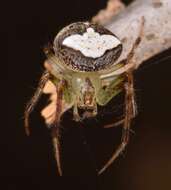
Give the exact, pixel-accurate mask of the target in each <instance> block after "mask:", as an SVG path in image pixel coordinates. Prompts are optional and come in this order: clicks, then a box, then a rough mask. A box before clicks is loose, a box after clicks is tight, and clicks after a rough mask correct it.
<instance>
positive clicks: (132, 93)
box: [104, 72, 137, 128]
mask: <svg viewBox="0 0 171 190" xmlns="http://www.w3.org/2000/svg"><path fill="white" fill-rule="evenodd" d="M127 77H129V81H130V85H129V90H130V91H131V104H132V105H131V106H132V113H131V119H133V118H135V117H136V115H137V105H136V101H135V92H134V78H133V74H132V72H128V73H127ZM124 121H125V119H124V118H122V119H120V120H119V121H117V122H115V123H112V124H108V125H105V126H104V128H111V127H117V126H121V125H122V124H124Z"/></svg>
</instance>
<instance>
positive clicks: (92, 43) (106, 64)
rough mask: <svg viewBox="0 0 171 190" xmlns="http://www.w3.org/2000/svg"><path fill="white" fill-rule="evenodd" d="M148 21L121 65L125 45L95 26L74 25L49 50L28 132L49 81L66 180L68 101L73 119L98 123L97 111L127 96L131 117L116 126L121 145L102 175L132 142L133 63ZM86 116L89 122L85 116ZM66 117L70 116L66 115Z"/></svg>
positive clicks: (54, 127)
mask: <svg viewBox="0 0 171 190" xmlns="http://www.w3.org/2000/svg"><path fill="white" fill-rule="evenodd" d="M143 28H144V17H142V19H141V24H140V31H139V34H138V36H137V37H136V39H135V42H134V43H133V46H132V48H131V50H130V52H129V53H128V55H127V58H126V59H124V60H121V61H120V62H119V63H117V64H116V63H115V62H116V60H117V59H118V58H119V56H120V55H121V52H122V43H121V41H120V40H119V39H118V38H117V37H116V36H115V35H114V34H113V33H112V32H110V31H109V30H107V29H106V28H104V27H103V26H100V25H97V24H94V23H90V22H77V23H73V24H71V25H69V26H67V27H65V28H64V29H62V30H61V31H60V32H59V33H58V35H57V36H56V38H55V40H54V44H53V48H51V47H47V48H45V49H44V52H45V54H46V56H47V60H46V71H45V72H44V73H43V75H42V77H41V79H40V82H39V85H38V88H37V90H36V92H35V94H34V96H33V98H32V99H31V100H30V102H29V103H28V104H27V107H26V110H25V130H26V133H27V134H28V135H29V115H30V113H31V112H32V111H33V108H34V106H35V105H36V103H37V102H38V100H39V98H40V96H41V95H42V93H43V88H44V86H45V84H46V83H47V81H49V80H50V81H52V82H53V84H54V85H55V87H56V93H57V101H56V114H55V120H54V122H53V124H52V127H51V129H52V136H53V144H54V149H55V157H56V161H57V166H58V172H59V174H60V175H62V169H61V163H60V153H59V148H60V146H59V135H58V127H59V122H60V118H61V115H62V114H63V112H64V110H63V107H62V101H65V103H66V104H68V105H69V106H68V109H69V108H71V107H73V119H74V120H75V121H81V120H82V119H83V118H88V117H94V116H96V114H97V105H100V106H105V105H106V104H107V103H108V102H109V101H110V100H111V99H112V98H114V97H115V96H117V95H118V94H119V93H120V92H122V91H125V115H124V118H123V119H121V120H120V121H119V122H117V123H114V124H113V126H116V125H121V124H122V125H123V129H122V130H123V131H122V139H121V144H120V145H119V146H118V148H117V149H116V150H115V152H114V153H113V155H112V156H111V158H110V159H109V160H108V161H107V162H106V164H105V165H104V166H103V167H102V169H101V170H99V172H98V174H101V173H102V172H104V171H105V170H106V169H107V168H108V167H109V166H110V165H111V164H112V162H113V161H114V160H115V159H116V158H117V157H118V156H119V155H120V153H121V152H122V151H123V150H124V149H125V147H126V145H127V144H128V141H129V133H130V124H131V120H132V119H133V118H134V117H135V115H136V113H137V110H136V103H135V98H134V85H133V71H134V69H135V67H134V65H135V64H134V63H133V57H134V53H135V50H136V48H137V47H138V46H139V44H140V42H141V38H142V36H143ZM78 109H82V110H84V111H85V113H84V114H83V116H82V117H81V116H80V115H79V110H78ZM65 111H66V110H65Z"/></svg>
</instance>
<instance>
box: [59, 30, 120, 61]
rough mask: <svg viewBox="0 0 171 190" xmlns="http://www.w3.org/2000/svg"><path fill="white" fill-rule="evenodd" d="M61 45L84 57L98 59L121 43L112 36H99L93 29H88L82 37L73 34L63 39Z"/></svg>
mask: <svg viewBox="0 0 171 190" xmlns="http://www.w3.org/2000/svg"><path fill="white" fill-rule="evenodd" d="M62 44H63V45H65V46H67V47H70V48H72V49H75V50H79V51H80V52H81V53H82V54H83V55H84V56H86V57H91V58H98V57H101V56H103V55H104V53H105V52H106V51H107V50H110V49H113V48H115V47H117V46H118V45H119V44H121V42H120V41H119V40H118V39H117V38H116V37H115V36H113V35H108V34H103V35H100V34H99V33H97V32H95V31H94V29H93V28H88V29H87V32H85V33H84V34H83V35H80V34H74V35H71V36H69V37H67V38H65V39H64V41H63V43H62Z"/></svg>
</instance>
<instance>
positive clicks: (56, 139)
mask: <svg viewBox="0 0 171 190" xmlns="http://www.w3.org/2000/svg"><path fill="white" fill-rule="evenodd" d="M64 85H65V82H64V81H63V80H61V81H60V82H59V83H58V85H57V89H56V92H57V101H56V116H55V121H54V123H53V124H52V128H51V132H52V143H53V148H54V153H55V159H56V162H57V169H58V172H59V175H60V176H62V167H61V157H60V152H61V146H60V140H61V135H60V128H59V122H60V117H61V113H62V98H63V89H64Z"/></svg>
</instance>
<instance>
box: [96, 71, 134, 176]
mask: <svg viewBox="0 0 171 190" xmlns="http://www.w3.org/2000/svg"><path fill="white" fill-rule="evenodd" d="M126 76H127V81H126V83H125V84H124V87H125V118H124V122H123V131H122V139H121V144H120V145H119V146H118V148H117V149H116V151H115V152H114V153H113V155H112V156H111V158H110V159H109V160H108V161H107V162H106V164H105V165H104V166H103V167H102V169H101V170H100V171H99V172H98V174H101V173H103V172H104V171H105V170H106V169H107V168H108V167H109V166H110V165H111V164H112V163H113V161H114V160H115V159H116V158H117V157H118V156H119V155H120V154H121V153H122V152H123V151H124V149H125V147H126V145H127V144H128V142H129V133H130V124H131V119H132V116H133V114H134V89H133V88H132V87H133V78H132V72H131V71H129V72H128V73H126Z"/></svg>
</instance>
